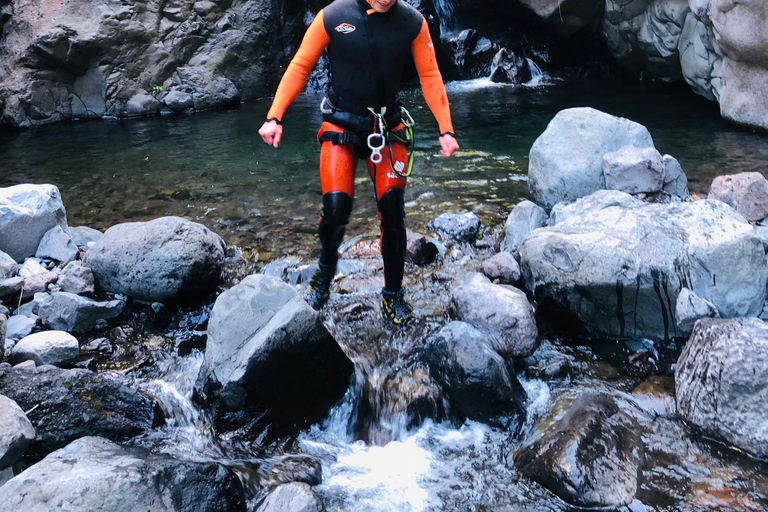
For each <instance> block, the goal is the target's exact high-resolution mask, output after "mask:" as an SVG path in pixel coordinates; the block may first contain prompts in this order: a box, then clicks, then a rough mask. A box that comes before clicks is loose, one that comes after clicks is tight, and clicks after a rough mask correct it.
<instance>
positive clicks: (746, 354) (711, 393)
mask: <svg viewBox="0 0 768 512" xmlns="http://www.w3.org/2000/svg"><path fill="white" fill-rule="evenodd" d="M675 395H676V398H677V414H678V415H679V416H680V417H681V418H682V419H683V420H685V421H686V422H687V423H689V424H691V425H692V426H694V427H695V428H696V429H697V430H699V431H700V432H702V433H703V434H704V435H705V436H706V437H708V438H711V439H717V440H719V441H721V442H724V443H726V444H729V445H733V446H736V447H738V448H740V449H741V450H744V451H746V452H748V453H750V454H752V455H753V456H755V457H758V458H760V459H765V458H766V457H768V423H766V421H765V411H766V410H768V324H766V323H765V322H763V321H762V320H760V319H757V318H733V319H717V318H702V319H701V320H699V321H698V322H696V326H695V327H694V329H693V334H691V337H690V339H689V340H688V343H687V344H686V345H685V348H684V349H683V352H682V353H681V354H680V357H679V358H678V360H677V365H676V367H675Z"/></svg>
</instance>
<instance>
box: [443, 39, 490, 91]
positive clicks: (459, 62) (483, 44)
mask: <svg viewBox="0 0 768 512" xmlns="http://www.w3.org/2000/svg"><path fill="white" fill-rule="evenodd" d="M441 42H442V43H443V45H444V46H445V47H446V48H447V49H448V51H449V53H450V55H451V60H452V64H453V67H454V68H455V70H454V71H455V73H456V75H457V76H458V77H460V78H462V79H471V78H485V77H488V76H490V74H491V63H492V61H493V57H494V55H495V54H496V53H497V52H498V50H499V47H498V45H496V44H494V43H493V42H491V41H490V40H489V39H488V38H487V37H482V36H481V35H480V34H479V33H478V32H477V30H475V29H466V30H462V31H460V32H459V33H455V34H446V35H444V36H442V37H441Z"/></svg>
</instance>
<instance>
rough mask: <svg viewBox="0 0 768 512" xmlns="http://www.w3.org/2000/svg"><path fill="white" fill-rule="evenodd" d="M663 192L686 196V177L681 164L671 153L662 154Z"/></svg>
mask: <svg viewBox="0 0 768 512" xmlns="http://www.w3.org/2000/svg"><path fill="white" fill-rule="evenodd" d="M662 160H663V161H664V188H663V190H664V192H665V193H667V194H669V195H672V196H677V197H687V196H688V195H689V193H688V177H687V176H686V175H685V172H683V166H682V165H680V162H678V161H677V159H676V158H675V157H673V156H671V155H664V156H663V157H662Z"/></svg>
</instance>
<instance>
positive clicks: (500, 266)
mask: <svg viewBox="0 0 768 512" xmlns="http://www.w3.org/2000/svg"><path fill="white" fill-rule="evenodd" d="M482 269H483V274H485V275H486V276H487V277H488V279H491V280H494V281H495V280H498V282H499V283H501V284H513V283H515V282H517V280H518V279H520V265H519V264H518V263H517V261H516V260H515V258H514V257H513V256H512V255H511V254H510V253H508V252H504V251H502V252H499V253H496V254H494V255H493V256H491V257H490V258H488V259H487V260H485V261H484V262H483V265H482Z"/></svg>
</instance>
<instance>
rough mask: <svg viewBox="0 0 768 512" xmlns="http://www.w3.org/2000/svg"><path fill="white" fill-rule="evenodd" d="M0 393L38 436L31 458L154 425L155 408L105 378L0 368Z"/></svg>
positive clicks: (119, 437) (78, 372)
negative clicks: (78, 442)
mask: <svg viewBox="0 0 768 512" xmlns="http://www.w3.org/2000/svg"><path fill="white" fill-rule="evenodd" d="M33 365H34V363H33ZM0 394H3V395H5V396H7V397H8V398H10V399H12V400H14V401H15V402H16V403H17V404H19V407H21V408H22V409H23V410H25V411H30V412H29V414H28V415H27V417H28V418H29V421H31V422H32V425H33V426H34V427H35V431H36V436H35V440H34V441H33V442H32V444H31V446H30V447H29V449H28V450H27V453H28V454H30V455H45V454H47V453H50V452H52V451H53V450H58V449H59V448H62V447H64V446H66V445H67V444H69V443H71V442H72V441H74V440H75V439H79V438H81V437H85V436H90V435H97V436H101V437H105V438H108V439H111V440H113V441H126V440H128V439H130V438H132V437H135V436H138V435H139V434H142V433H144V432H146V431H148V430H150V429H151V428H152V426H153V423H154V422H155V413H154V411H155V404H154V403H153V402H151V401H150V400H149V399H148V398H146V397H144V396H143V395H142V394H140V393H139V392H138V391H135V390H133V389H130V388H128V387H127V386H126V385H125V384H124V383H123V382H121V381H120V380H118V378H116V377H113V376H110V375H108V374H106V373H101V374H96V373H93V372H90V371H88V370H80V369H77V370H63V369H60V368H56V367H55V366H50V365H46V366H38V367H37V368H35V367H34V366H33V367H32V368H29V369H24V370H19V369H16V368H15V367H14V368H5V369H4V368H0ZM32 409H34V410H32ZM0 510H2V507H0Z"/></svg>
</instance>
